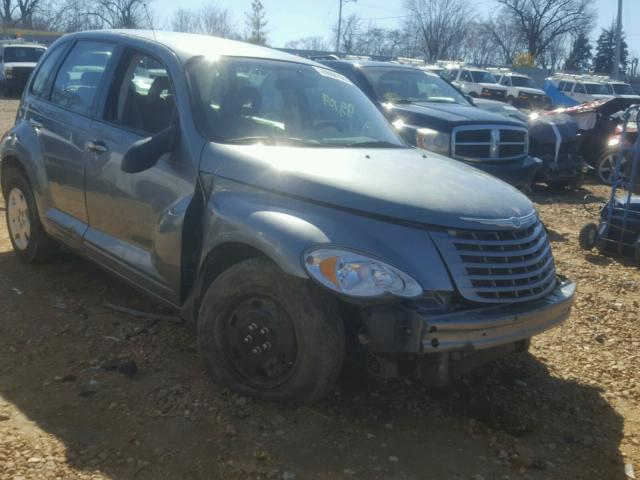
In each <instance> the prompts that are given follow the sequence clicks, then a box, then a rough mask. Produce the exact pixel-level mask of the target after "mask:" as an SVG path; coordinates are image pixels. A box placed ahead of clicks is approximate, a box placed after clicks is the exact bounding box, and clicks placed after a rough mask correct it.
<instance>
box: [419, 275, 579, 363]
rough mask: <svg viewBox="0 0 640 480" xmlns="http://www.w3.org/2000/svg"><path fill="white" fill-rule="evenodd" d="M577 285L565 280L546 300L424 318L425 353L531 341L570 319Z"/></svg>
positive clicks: (479, 348) (423, 351)
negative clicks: (530, 339)
mask: <svg viewBox="0 0 640 480" xmlns="http://www.w3.org/2000/svg"><path fill="white" fill-rule="evenodd" d="M575 291H576V285H575V283H573V282H570V281H564V282H562V283H560V284H559V285H558V287H557V288H556V289H555V290H554V291H553V292H551V293H550V294H549V295H547V296H546V297H544V298H542V299H540V300H537V301H534V302H527V303H522V304H510V305H500V306H492V307H487V308H481V309H477V310H469V311H462V312H457V313H449V314H446V315H439V316H436V317H431V318H428V319H425V320H424V322H425V328H424V329H423V335H422V342H421V343H422V353H439V352H450V351H454V350H463V351H467V350H481V349H487V348H492V347H496V346H498V345H504V344H509V343H515V342H517V341H519V340H524V339H527V338H531V337H532V336H534V335H537V334H539V333H542V332H544V331H545V330H548V329H550V328H553V327H555V326H556V325H559V324H561V323H562V322H564V321H565V320H566V319H567V318H568V317H569V312H570V311H571V306H572V305H573V299H574V295H575Z"/></svg>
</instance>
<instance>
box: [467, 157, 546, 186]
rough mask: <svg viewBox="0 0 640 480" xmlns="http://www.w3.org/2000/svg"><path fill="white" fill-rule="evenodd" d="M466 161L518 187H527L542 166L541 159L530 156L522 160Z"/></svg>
mask: <svg viewBox="0 0 640 480" xmlns="http://www.w3.org/2000/svg"><path fill="white" fill-rule="evenodd" d="M466 163H468V164H469V165H471V166H472V167H475V168H477V169H479V170H482V171H483V172H486V173H488V174H490V175H493V176H494V177H498V178H499V179H500V180H504V181H505V182H507V183H510V184H511V185H513V186H515V187H518V188H528V187H529V186H530V185H531V182H532V181H533V179H534V177H535V176H536V173H537V172H538V169H539V168H540V167H541V166H542V160H540V159H538V158H535V157H531V156H528V157H525V158H523V159H522V160H509V161H495V162H466Z"/></svg>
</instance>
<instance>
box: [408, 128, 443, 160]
mask: <svg viewBox="0 0 640 480" xmlns="http://www.w3.org/2000/svg"><path fill="white" fill-rule="evenodd" d="M450 142H451V137H450V136H449V135H447V134H446V133H442V132H438V131H437V130H431V129H430V128H419V129H417V130H416V147H418V148H423V149H425V150H430V151H432V152H436V153H442V154H443V155H449V143H450Z"/></svg>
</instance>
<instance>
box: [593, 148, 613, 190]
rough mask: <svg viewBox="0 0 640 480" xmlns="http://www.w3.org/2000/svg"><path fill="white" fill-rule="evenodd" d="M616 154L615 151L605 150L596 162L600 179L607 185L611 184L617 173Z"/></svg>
mask: <svg viewBox="0 0 640 480" xmlns="http://www.w3.org/2000/svg"><path fill="white" fill-rule="evenodd" d="M616 156H617V153H616V152H615V151H608V152H604V153H603V154H602V155H601V156H600V158H599V159H598V162H597V164H596V173H597V175H598V180H600V182H602V183H604V184H605V185H611V184H612V183H613V178H614V176H615V174H616Z"/></svg>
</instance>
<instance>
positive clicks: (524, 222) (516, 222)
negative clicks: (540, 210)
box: [460, 211, 538, 228]
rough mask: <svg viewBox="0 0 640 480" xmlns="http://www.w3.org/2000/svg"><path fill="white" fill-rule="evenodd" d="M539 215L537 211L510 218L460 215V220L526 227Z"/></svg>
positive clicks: (506, 226)
mask: <svg viewBox="0 0 640 480" xmlns="http://www.w3.org/2000/svg"><path fill="white" fill-rule="evenodd" d="M537 218H538V215H537V214H536V212H535V211H533V212H531V213H530V214H529V215H525V216H524V217H510V218H470V217H460V220H464V221H466V222H476V223H482V224H483V225H493V226H495V227H502V228H508V227H511V228H520V227H526V226H528V225H531V224H533V223H534V222H535V221H536V219H537Z"/></svg>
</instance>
